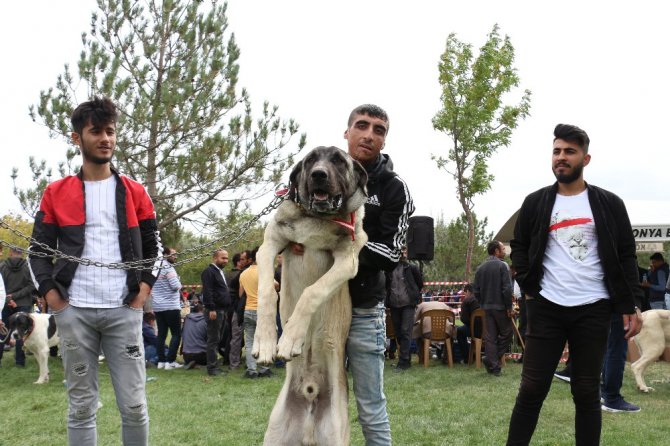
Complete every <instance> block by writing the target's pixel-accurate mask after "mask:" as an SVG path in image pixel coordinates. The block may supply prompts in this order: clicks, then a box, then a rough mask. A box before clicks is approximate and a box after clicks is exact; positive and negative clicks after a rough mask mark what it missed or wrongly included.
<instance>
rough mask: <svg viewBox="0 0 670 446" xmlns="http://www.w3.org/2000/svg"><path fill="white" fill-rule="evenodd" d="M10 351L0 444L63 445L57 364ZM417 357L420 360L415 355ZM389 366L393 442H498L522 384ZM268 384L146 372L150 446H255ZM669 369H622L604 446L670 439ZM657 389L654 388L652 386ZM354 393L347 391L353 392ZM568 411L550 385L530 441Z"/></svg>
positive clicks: (459, 369) (563, 431)
mask: <svg viewBox="0 0 670 446" xmlns="http://www.w3.org/2000/svg"><path fill="white" fill-rule="evenodd" d="M13 356H14V355H13V353H10V352H7V353H6V354H5V357H4V361H3V364H2V367H1V368H0V395H1V401H2V406H3V415H2V416H0V444H2V445H7V446H23V445H26V446H33V445H63V444H66V437H67V433H66V410H67V401H66V394H65V387H64V385H63V383H62V380H63V370H62V366H61V364H60V360H59V359H56V358H50V369H51V382H50V383H48V384H46V385H43V386H38V385H35V384H33V382H34V381H35V379H36V378H37V364H36V362H35V359H34V357H30V356H29V357H28V360H27V366H26V368H25V369H20V368H16V367H14V365H13V359H14V358H13ZM415 361H416V357H415ZM391 365H392V363H391V361H387V364H386V366H387V370H386V377H385V388H386V395H387V398H388V410H389V415H390V418H391V429H392V431H393V440H394V444H396V445H401V446H404V445H421V446H431V445H477V446H479V445H501V444H504V442H505V438H506V435H507V425H508V422H509V417H510V413H511V410H512V407H513V405H514V398H515V396H516V391H517V388H518V385H519V375H520V371H521V366H520V365H517V364H510V363H508V365H507V366H506V367H505V368H504V370H503V376H502V377H500V378H495V377H493V376H491V375H487V374H486V372H485V371H484V369H480V370H477V369H475V368H474V367H469V366H464V365H456V366H454V368H453V369H449V368H447V367H446V366H444V365H442V363H441V362H438V361H436V360H433V361H432V363H431V366H430V367H429V368H428V369H424V368H423V367H421V366H418V365H417V364H414V366H413V367H412V368H411V369H410V370H409V371H407V372H405V373H400V374H398V373H394V371H393V370H392V369H391ZM275 372H276V375H275V376H273V377H271V378H264V379H257V380H248V379H244V378H242V372H241V371H235V372H230V373H228V374H227V375H225V376H219V377H215V378H210V377H208V376H207V375H206V373H205V372H204V370H202V369H200V370H183V369H180V370H170V371H165V370H156V369H150V370H148V373H147V376H148V377H152V378H156V379H155V380H152V381H150V382H147V398H148V401H149V413H150V417H151V428H150V429H151V434H150V443H151V444H152V445H158V446H163V445H224V446H227V445H244V446H246V445H258V444H261V443H262V439H263V433H264V431H265V426H266V422H267V419H268V417H269V414H270V410H271V409H272V406H273V404H274V401H275V398H276V396H277V394H278V392H279V389H280V387H281V384H282V382H283V377H284V372H283V370H281V369H280V370H275ZM669 376H670V363H665V362H663V363H656V364H654V365H653V366H651V367H650V368H649V369H648V372H647V383H648V384H651V385H652V386H654V387H655V388H656V391H655V392H653V393H650V394H641V393H639V392H638V391H637V390H636V389H635V386H634V381H633V378H632V376H631V374H630V371H629V369H628V366H627V368H626V376H625V379H624V388H623V390H622V393H623V394H624V395H625V396H626V398H627V399H628V400H629V401H631V402H633V403H636V404H639V405H640V406H641V407H642V411H641V412H639V413H635V414H610V413H603V435H602V444H603V445H604V446H610V445H612V446H617V445H621V446H630V445H634V444H639V445H644V446H649V445H659V446H660V445H667V444H670V443H669V441H670V440H669V434H668V432H670V431H669V428H668V415H669V414H670V383H669V382H668V377H669ZM100 380H101V386H100V387H101V400H102V402H103V404H104V407H103V408H102V409H100V411H99V412H98V437H99V442H98V444H99V445H118V444H120V419H119V414H118V411H117V409H116V403H115V401H114V394H113V392H112V388H111V384H110V380H109V373H108V371H107V368H106V365H105V364H102V365H101V368H100ZM652 383H653V384H652ZM350 387H351V386H350ZM349 413H350V422H351V432H352V435H351V442H352V445H362V444H363V438H362V434H361V430H360V426H359V425H358V423H357V421H356V407H355V403H354V399H353V395H350V405H349ZM573 420H574V409H573V406H572V400H571V396H570V391H569V385H568V384H566V383H563V382H561V381H557V380H555V381H554V384H553V386H552V390H551V392H550V394H549V396H548V398H547V400H546V402H545V404H544V407H543V409H542V414H541V417H540V422H539V425H538V428H537V431H536V434H535V437H534V439H533V440H534V441H533V444H534V445H552V446H553V445H570V444H574V440H573V432H574V428H573V426H574V422H573Z"/></svg>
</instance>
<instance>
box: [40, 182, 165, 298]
mask: <svg viewBox="0 0 670 446" xmlns="http://www.w3.org/2000/svg"><path fill="white" fill-rule="evenodd" d="M112 174H113V175H114V176H115V177H116V212H117V219H118V222H119V247H120V250H121V260H122V261H123V262H131V261H137V260H143V259H152V258H156V257H157V256H158V251H159V247H160V238H159V236H158V228H157V225H156V212H155V211H154V205H153V203H152V201H151V198H150V197H149V195H148V194H147V192H146V190H145V189H144V186H142V185H141V184H140V183H138V182H136V181H133V180H131V179H130V178H127V177H124V176H121V175H119V174H118V173H117V172H116V171H115V170H113V169H112ZM82 176H83V174H82V172H81V171H79V173H78V174H77V175H76V176H68V177H65V178H63V179H61V180H58V181H55V182H53V183H51V184H49V186H47V188H46V190H45V191H44V195H43V196H42V202H41V203H40V210H39V212H38V213H37V215H36V216H35V226H34V227H33V238H34V239H35V240H37V241H38V242H40V243H44V244H46V245H48V246H49V247H51V248H54V249H58V250H59V251H62V252H63V253H65V254H67V255H71V256H76V257H81V255H82V253H83V251H84V240H85V234H84V227H85V223H86V210H85V203H86V200H85V198H84V192H85V191H84V181H83V179H82ZM30 250H31V251H33V252H45V250H44V249H43V248H40V247H38V246H37V245H35V244H34V243H33V244H32V245H31V246H30ZM78 266H79V264H78V263H73V262H69V261H67V260H64V259H58V260H56V262H55V263H54V262H53V259H51V258H49V257H36V256H34V255H30V269H31V270H32V273H33V275H34V276H35V280H36V281H37V284H38V286H39V288H38V291H39V293H40V295H42V296H44V295H45V294H46V293H47V292H48V291H49V290H52V289H54V288H56V289H58V291H59V292H60V294H61V296H62V297H63V298H64V299H68V296H69V294H68V289H69V288H70V284H71V283H72V279H73V277H74V273H75V271H76V270H77V267H78ZM155 281H156V277H155V276H154V273H153V272H152V271H150V270H146V271H144V270H143V271H137V270H128V274H127V279H126V284H127V286H128V295H127V296H126V297H125V298H124V300H123V301H124V303H129V302H130V301H132V300H133V299H134V298H135V296H136V295H137V293H138V291H139V289H140V282H145V283H147V284H148V285H149V286H153V284H154V282H155Z"/></svg>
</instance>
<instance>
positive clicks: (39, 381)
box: [33, 378, 49, 384]
mask: <svg viewBox="0 0 670 446" xmlns="http://www.w3.org/2000/svg"><path fill="white" fill-rule="evenodd" d="M48 382H49V378H39V379H38V380H37V381H35V382H34V383H33V384H46V383H48Z"/></svg>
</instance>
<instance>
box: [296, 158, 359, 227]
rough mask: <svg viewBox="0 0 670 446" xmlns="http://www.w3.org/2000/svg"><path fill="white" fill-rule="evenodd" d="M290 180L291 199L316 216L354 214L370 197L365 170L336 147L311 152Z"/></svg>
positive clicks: (298, 165)
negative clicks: (366, 186) (368, 196)
mask: <svg viewBox="0 0 670 446" xmlns="http://www.w3.org/2000/svg"><path fill="white" fill-rule="evenodd" d="M289 181H290V184H289V198H290V199H291V200H293V201H295V202H296V203H299V204H300V205H302V207H303V208H304V209H305V210H306V211H307V212H309V213H313V214H318V215H323V214H328V215H332V214H342V213H349V212H353V211H355V210H356V209H358V208H359V207H361V206H362V205H363V204H365V201H366V198H367V193H366V190H365V185H366V183H367V181H368V175H367V173H366V172H365V169H364V168H363V166H361V164H360V163H359V162H358V161H355V160H354V159H352V158H351V157H350V156H349V155H348V154H347V153H346V152H344V151H343V150H340V149H338V148H337V147H317V148H316V149H314V150H312V151H311V152H309V153H308V154H307V156H305V158H303V160H302V161H300V162H299V163H298V164H296V165H295V167H294V168H293V171H292V172H291V176H290V179H289Z"/></svg>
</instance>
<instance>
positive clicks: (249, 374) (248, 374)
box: [243, 370, 258, 379]
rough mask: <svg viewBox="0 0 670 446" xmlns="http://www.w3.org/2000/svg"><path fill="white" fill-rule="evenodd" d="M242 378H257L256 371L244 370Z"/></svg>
mask: <svg viewBox="0 0 670 446" xmlns="http://www.w3.org/2000/svg"><path fill="white" fill-rule="evenodd" d="M243 376H244V378H249V379H256V378H258V372H257V371H255V370H247V371H246V372H244V375H243Z"/></svg>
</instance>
